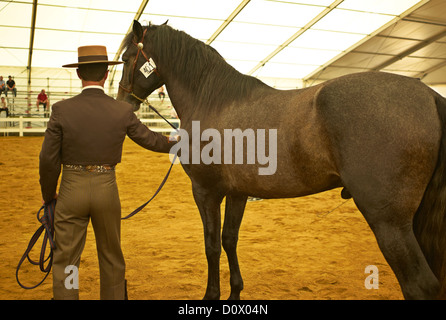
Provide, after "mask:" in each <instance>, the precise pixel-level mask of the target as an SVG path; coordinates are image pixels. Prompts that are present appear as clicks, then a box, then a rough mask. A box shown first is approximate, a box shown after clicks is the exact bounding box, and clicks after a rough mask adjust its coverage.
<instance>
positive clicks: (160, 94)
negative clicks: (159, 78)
mask: <svg viewBox="0 0 446 320" xmlns="http://www.w3.org/2000/svg"><path fill="white" fill-rule="evenodd" d="M165 97H166V94H165V93H164V86H161V87H160V88H159V89H158V98H160V100H161V102H164V98H165Z"/></svg>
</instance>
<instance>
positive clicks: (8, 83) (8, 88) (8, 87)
mask: <svg viewBox="0 0 446 320" xmlns="http://www.w3.org/2000/svg"><path fill="white" fill-rule="evenodd" d="M8 91H12V93H13V95H14V97H17V89H16V87H15V81H14V80H12V77H11V76H8V81H6V96H8Z"/></svg>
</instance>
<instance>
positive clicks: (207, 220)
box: [192, 185, 224, 300]
mask: <svg viewBox="0 0 446 320" xmlns="http://www.w3.org/2000/svg"><path fill="white" fill-rule="evenodd" d="M192 191H193V195H194V199H195V203H196V204H197V207H198V210H199V211H200V215H201V220H202V222H203V229H204V244H205V251H206V258H207V261H208V284H207V289H206V294H205V295H204V298H203V299H206V300H218V299H220V255H221V236H220V233H221V232H220V230H221V213H220V204H221V201H222V200H223V197H224V195H221V194H219V193H218V192H215V191H212V190H209V189H205V188H202V187H200V186H197V185H193V187H192Z"/></svg>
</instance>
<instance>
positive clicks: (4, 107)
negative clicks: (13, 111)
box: [0, 97, 9, 117]
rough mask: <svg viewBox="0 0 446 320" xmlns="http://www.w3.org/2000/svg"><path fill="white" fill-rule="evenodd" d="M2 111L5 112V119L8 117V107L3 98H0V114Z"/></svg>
mask: <svg viewBox="0 0 446 320" xmlns="http://www.w3.org/2000/svg"><path fill="white" fill-rule="evenodd" d="M2 111H5V112H6V117H9V111H8V106H7V105H6V100H5V97H2V101H1V104H0V112H2Z"/></svg>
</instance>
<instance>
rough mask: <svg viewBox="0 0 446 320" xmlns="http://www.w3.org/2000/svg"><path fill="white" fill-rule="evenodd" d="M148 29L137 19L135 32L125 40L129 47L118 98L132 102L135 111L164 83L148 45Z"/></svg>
mask: <svg viewBox="0 0 446 320" xmlns="http://www.w3.org/2000/svg"><path fill="white" fill-rule="evenodd" d="M147 31H148V28H144V29H143V27H142V26H141V24H140V23H139V22H138V21H136V20H135V21H134V22H133V32H132V33H130V34H129V35H128V36H127V37H126V39H125V40H124V42H123V45H124V46H126V47H127V49H126V51H125V52H124V54H123V55H122V61H124V68H123V71H122V78H121V81H120V82H119V91H118V97H117V99H118V100H124V101H127V102H129V103H131V104H132V105H133V107H134V110H135V111H137V110H138V109H139V107H140V104H141V103H142V102H144V100H145V99H146V98H147V97H148V96H149V95H150V93H152V92H153V91H154V90H156V89H157V88H159V87H161V86H162V85H163V84H164V83H163V81H162V79H161V75H160V74H159V72H158V70H157V68H156V64H155V62H154V61H153V59H152V55H151V53H150V48H149V46H148V45H147V39H146V33H147Z"/></svg>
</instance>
